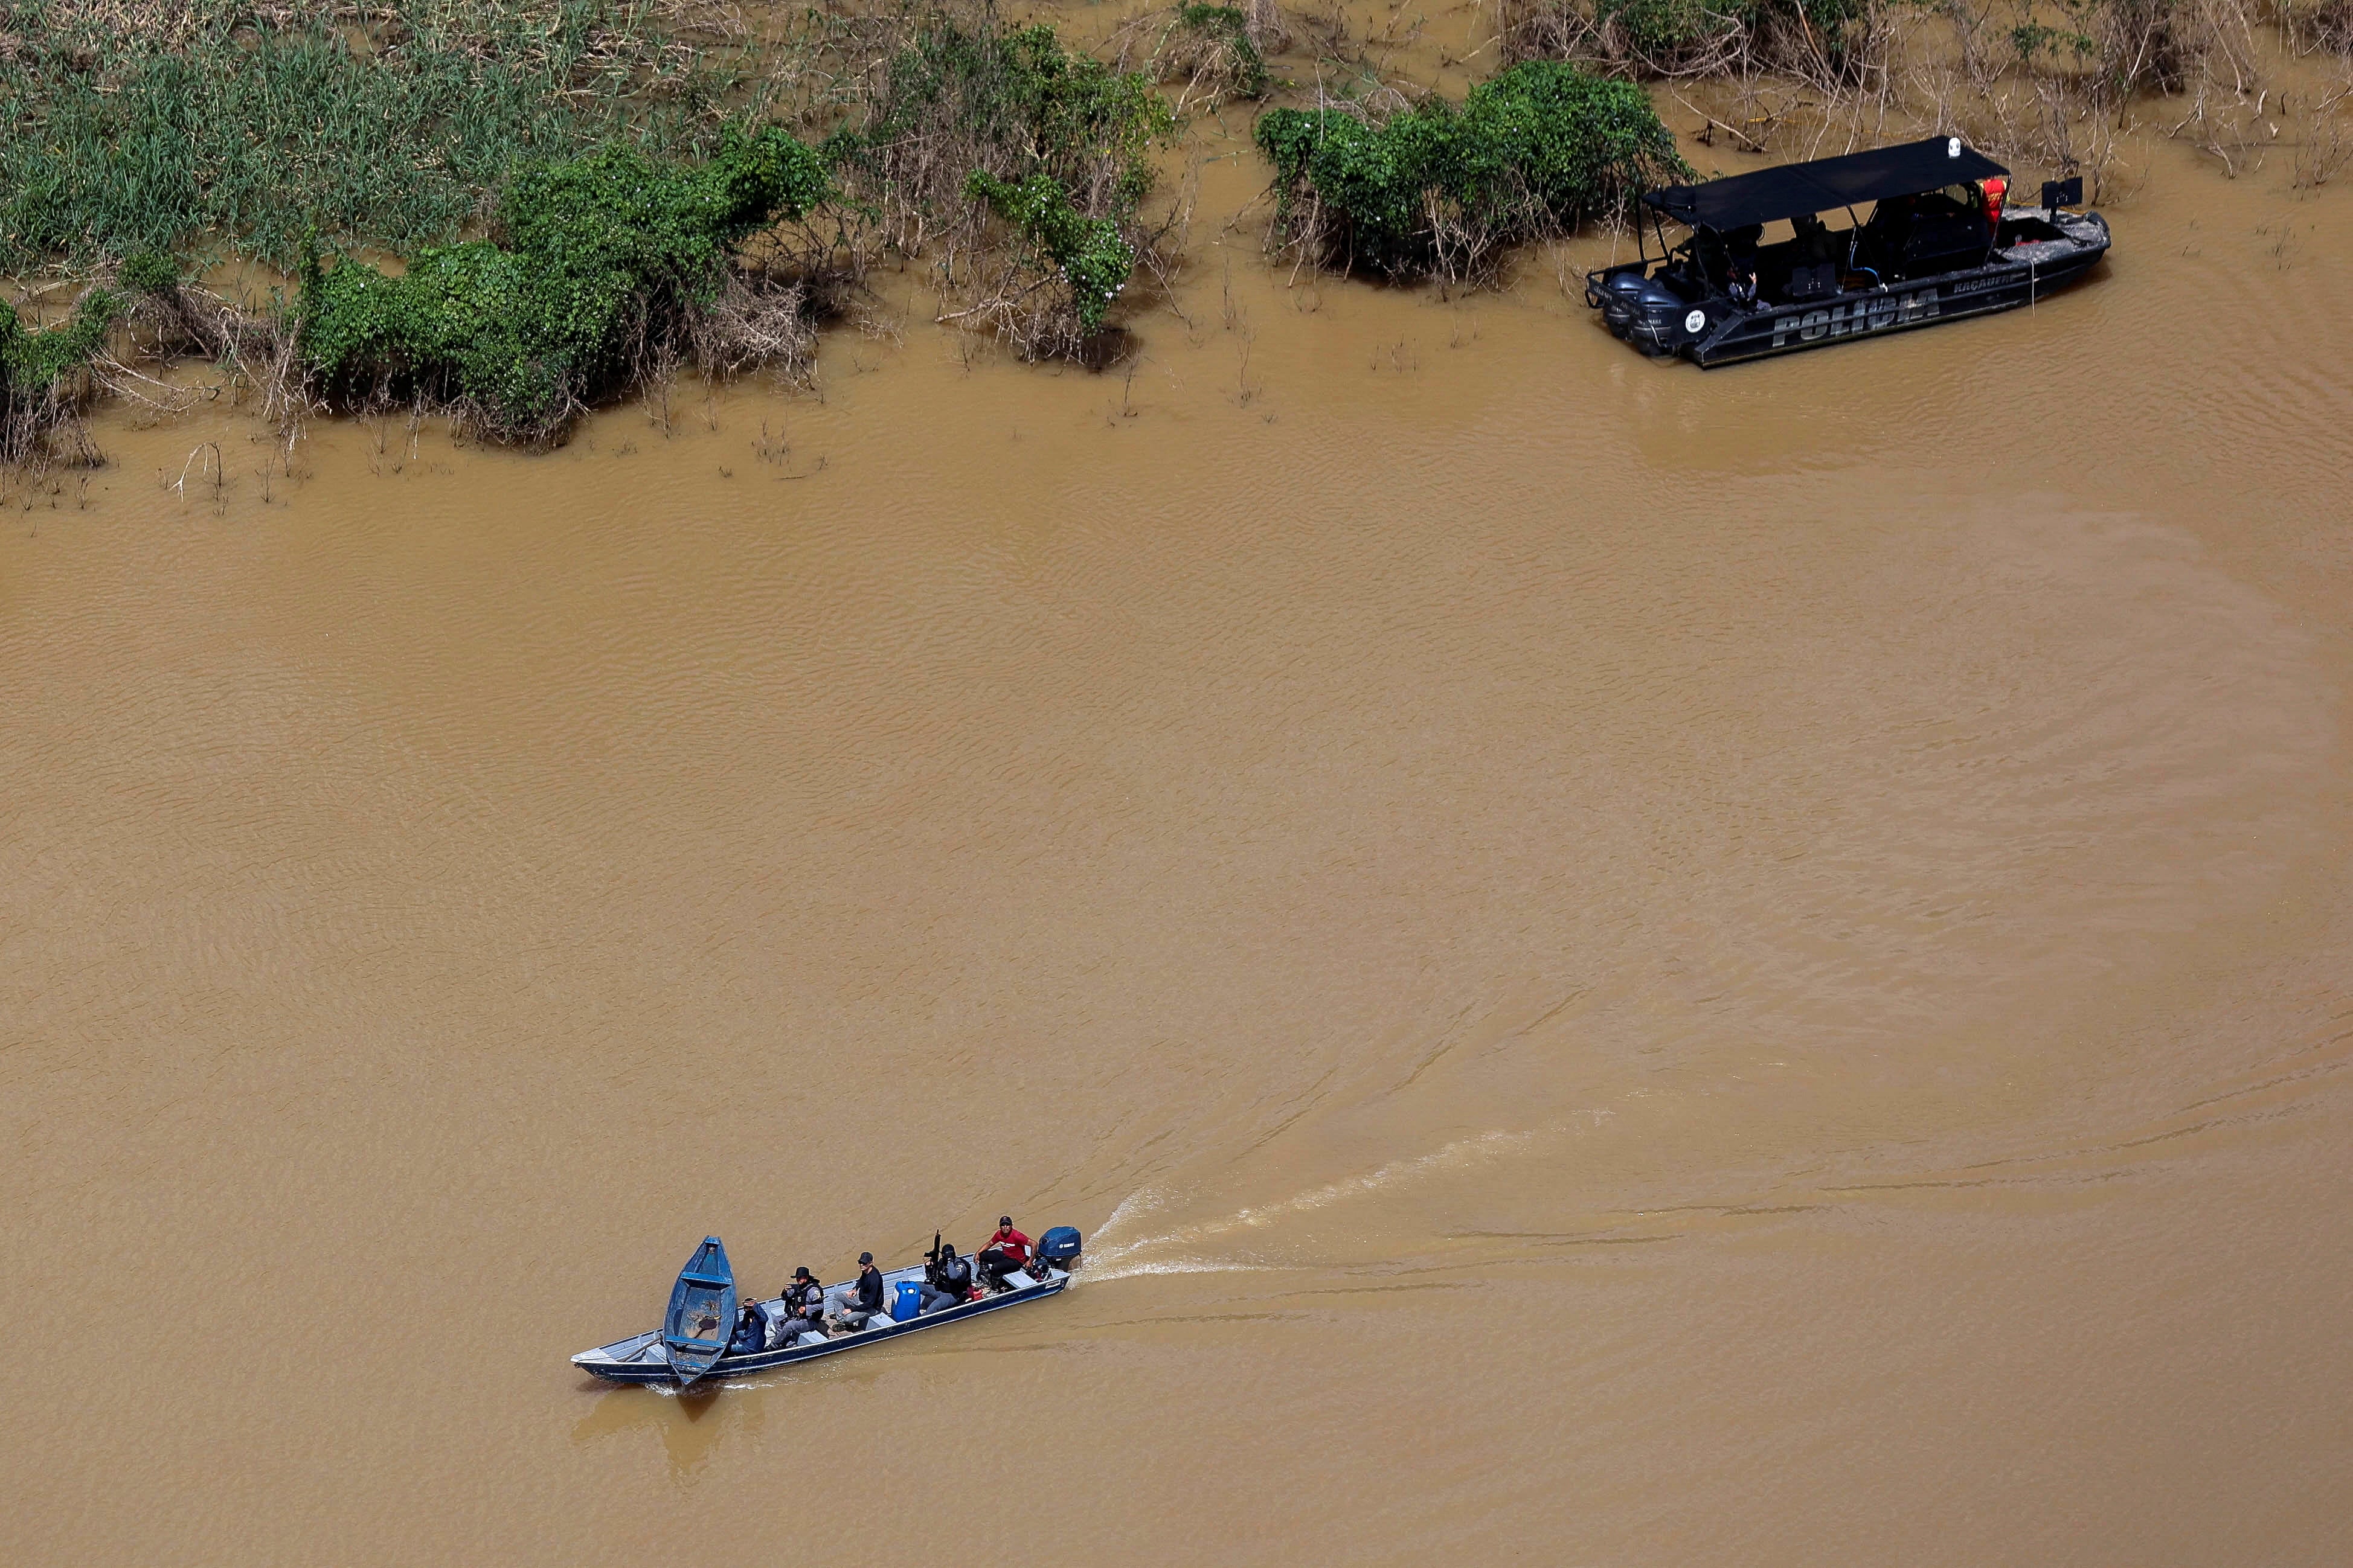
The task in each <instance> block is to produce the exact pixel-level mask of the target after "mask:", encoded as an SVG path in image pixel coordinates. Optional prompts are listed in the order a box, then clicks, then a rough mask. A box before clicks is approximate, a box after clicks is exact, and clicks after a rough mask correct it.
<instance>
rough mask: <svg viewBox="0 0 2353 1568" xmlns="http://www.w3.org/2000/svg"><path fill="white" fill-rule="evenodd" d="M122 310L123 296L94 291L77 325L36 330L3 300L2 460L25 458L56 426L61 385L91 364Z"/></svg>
mask: <svg viewBox="0 0 2353 1568" xmlns="http://www.w3.org/2000/svg"><path fill="white" fill-rule="evenodd" d="M122 310H123V302H122V297H121V295H119V294H116V293H113V292H112V291H111V290H109V289H91V290H90V292H89V293H88V294H86V295H84V296H83V297H82V300H81V303H80V304H79V305H78V306H76V307H75V308H74V314H73V320H72V321H68V322H65V323H64V324H63V325H60V326H55V327H51V328H48V329H47V331H30V330H28V329H27V328H26V325H25V323H24V321H22V320H20V319H19V318H18V317H17V315H16V310H14V309H13V308H11V307H10V306H9V305H8V304H7V302H6V301H5V300H0V460H5V461H8V462H15V461H17V460H19V459H21V458H24V457H25V456H26V454H27V452H28V451H29V450H31V449H32V448H33V447H35V446H36V445H37V443H38V441H39V440H40V438H41V435H42V432H43V431H45V430H47V428H48V427H49V426H51V425H53V424H54V423H56V420H57V418H58V397H57V393H58V382H59V381H60V380H61V379H63V378H64V377H65V376H67V375H68V374H71V373H72V372H73V371H75V370H78V369H79V368H80V367H81V366H83V365H85V364H88V363H90V358H91V356H92V355H94V354H96V353H98V351H99V349H100V347H101V346H102V345H103V344H104V343H105V342H106V333H107V329H109V328H110V327H111V326H113V325H114V323H115V322H116V321H118V320H120V319H121V315H122Z"/></svg>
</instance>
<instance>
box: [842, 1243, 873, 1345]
mask: <svg viewBox="0 0 2353 1568" xmlns="http://www.w3.org/2000/svg"><path fill="white" fill-rule="evenodd" d="M881 1310H882V1270H881V1269H880V1268H875V1267H874V1255H873V1254H872V1253H871V1252H861V1253H860V1254H859V1255H858V1279H856V1280H855V1281H854V1282H852V1283H850V1284H848V1285H845V1286H843V1287H842V1288H841V1294H840V1295H839V1296H838V1297H836V1298H835V1300H834V1309H833V1316H834V1320H835V1321H837V1322H839V1323H842V1324H843V1325H845V1326H847V1327H849V1328H850V1329H853V1330H854V1329H862V1328H864V1327H865V1326H866V1324H867V1321H868V1320H869V1319H871V1318H872V1317H873V1316H874V1315H875V1314H876V1313H878V1312H880V1311H881Z"/></svg>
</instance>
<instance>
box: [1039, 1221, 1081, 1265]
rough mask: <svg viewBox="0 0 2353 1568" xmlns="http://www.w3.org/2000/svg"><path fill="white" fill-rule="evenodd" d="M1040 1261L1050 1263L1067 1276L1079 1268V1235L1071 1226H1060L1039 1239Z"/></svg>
mask: <svg viewBox="0 0 2353 1568" xmlns="http://www.w3.org/2000/svg"><path fill="white" fill-rule="evenodd" d="M1038 1260H1039V1262H1040V1263H1050V1264H1051V1265H1053V1266H1054V1267H1055V1268H1059V1269H1060V1270H1062V1271H1063V1272H1064V1273H1065V1274H1067V1273H1069V1272H1070V1271H1071V1269H1073V1268H1077V1267H1078V1266H1079V1233H1078V1231H1077V1229H1076V1228H1075V1227H1073V1226H1067V1225H1058V1226H1055V1227H1054V1228H1053V1229H1051V1230H1050V1231H1048V1232H1047V1233H1046V1234H1045V1235H1043V1236H1041V1237H1039V1238H1038Z"/></svg>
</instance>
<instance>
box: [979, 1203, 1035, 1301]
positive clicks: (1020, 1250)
mask: <svg viewBox="0 0 2353 1568" xmlns="http://www.w3.org/2000/svg"><path fill="white" fill-rule="evenodd" d="M1030 1246H1031V1243H1030V1240H1029V1237H1026V1236H1024V1235H1022V1234H1021V1233H1020V1232H1019V1231H1018V1230H1016V1229H1014V1228H1013V1216H1012V1215H1003V1216H1002V1217H1000V1218H999V1219H998V1220H997V1234H996V1235H995V1236H992V1237H989V1238H988V1239H987V1241H985V1242H983V1243H982V1244H981V1249H980V1256H979V1257H977V1258H974V1259H973V1262H975V1263H976V1264H978V1265H979V1266H980V1277H981V1278H982V1279H986V1280H987V1281H988V1284H989V1287H990V1289H997V1290H1002V1289H1005V1277H1006V1276H1007V1275H1008V1274H1012V1273H1015V1272H1018V1270H1020V1269H1024V1268H1029V1249H1030Z"/></svg>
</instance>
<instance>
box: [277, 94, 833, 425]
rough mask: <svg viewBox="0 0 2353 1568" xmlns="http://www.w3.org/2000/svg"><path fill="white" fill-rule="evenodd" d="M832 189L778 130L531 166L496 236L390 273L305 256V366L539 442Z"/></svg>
mask: <svg viewBox="0 0 2353 1568" xmlns="http://www.w3.org/2000/svg"><path fill="white" fill-rule="evenodd" d="M831 190H832V184H831V181H830V179H829V178H828V174H827V173H826V170H825V166H824V163H823V161H822V160H821V159H820V158H819V157H818V154H817V153H815V152H814V151H813V150H811V149H810V148H808V147H807V146H805V145H803V144H802V143H801V142H798V141H796V140H795V139H794V138H793V137H791V136H790V135H787V134H786V132H783V131H782V130H779V129H776V128H775V127H770V128H769V129H767V130H765V131H762V132H759V133H758V134H757V135H755V136H748V137H747V136H742V135H731V136H730V137H728V138H727V139H726V141H725V142H723V144H722V146H721V148H720V150H719V152H718V153H717V154H716V155H715V156H714V157H712V159H711V160H710V161H709V162H707V163H657V162H654V161H652V160H649V159H648V158H646V157H644V156H642V155H641V154H639V153H635V152H632V151H629V150H628V149H625V148H607V149H606V150H604V151H602V152H600V153H595V154H593V155H592V156H589V157H587V158H584V159H580V160H577V161H575V162H571V163H549V164H543V165H540V166H537V167H535V168H532V169H528V170H526V171H524V172H523V173H522V174H520V175H518V176H517V177H516V178H515V180H514V181H513V182H512V184H511V185H510V186H509V187H508V189H507V191H506V193H505V195H504V196H503V197H502V198H501V202H500V204H499V214H498V216H499V228H500V230H501V241H492V240H475V241H470V242H469V243H466V244H462V245H453V246H448V247H437V248H427V249H425V250H421V251H419V252H418V253H417V256H416V258H414V259H413V260H412V261H411V262H410V264H409V267H408V269H407V271H406V273H405V274H403V275H402V276H400V277H397V278H393V277H387V276H385V274H384V273H383V272H380V271H378V270H377V269H376V268H373V267H370V266H368V265H366V264H365V263H364V262H359V261H354V260H351V259H349V258H345V259H343V260H342V261H340V262H338V263H337V264H336V265H335V266H333V267H332V268H326V267H322V266H321V265H320V263H319V260H318V258H317V256H316V255H315V253H313V254H312V255H311V256H310V257H309V258H306V259H305V262H304V265H303V271H302V300H301V311H302V329H301V352H302V359H303V363H304V365H305V366H306V367H307V368H308V369H309V370H310V372H311V374H313V375H314V376H316V377H317V378H318V380H319V381H320V383H321V384H322V386H323V387H324V388H325V389H326V390H328V391H329V392H330V393H331V394H340V395H345V396H350V395H368V394H371V393H380V392H385V391H390V390H394V389H406V390H410V391H413V392H414V393H415V394H417V395H420V396H424V397H427V398H429V399H431V400H433V401H437V402H440V403H443V404H446V405H450V406H452V407H455V408H457V409H458V410H459V411H461V412H462V413H464V414H466V415H468V416H470V417H471V418H473V419H474V420H475V421H476V422H478V423H479V424H480V425H481V426H483V427H484V428H485V429H487V430H489V431H490V432H491V433H492V434H494V435H496V436H499V437H504V438H508V439H521V440H539V439H544V438H546V437H549V436H551V435H553V434H554V432H555V431H556V430H557V429H558V428H560V427H561V426H562V425H563V424H564V423H565V420H567V419H568V418H569V417H570V416H572V414H573V413H574V412H575V411H576V410H577V409H579V408H580V407H581V406H583V405H584V404H585V402H586V399H587V398H588V397H589V396H591V395H594V394H595V393H596V391H597V390H599V389H600V388H601V387H603V386H605V385H607V384H609V383H610V382H612V381H613V380H615V379H617V377H619V376H621V375H623V374H627V373H628V372H629V371H631V370H633V369H636V368H638V367H639V366H640V365H642V364H643V363H645V361H646V359H647V355H648V351H649V348H650V347H651V346H652V345H653V344H654V343H656V342H659V341H660V340H661V339H663V338H664V337H665V336H666V335H668V334H671V333H675V332H677V331H681V330H682V329H683V327H684V325H685V322H686V319H687V318H688V317H690V316H691V314H692V313H693V312H694V311H695V310H697V309H698V308H699V307H701V306H702V305H704V304H707V303H709V302H710V301H711V300H713V299H715V298H716V297H717V296H718V294H719V291H720V289H721V287H722V285H723V282H724V281H725V276H726V268H727V256H728V249H729V247H731V246H733V245H734V244H736V243H737V242H738V241H740V240H742V239H744V237H746V236H748V235H750V234H752V233H754V231H756V230H758V229H760V228H762V227H765V226H767V225H768V224H769V223H770V222H772V221H774V220H776V219H777V218H779V217H798V216H801V215H803V214H805V213H807V211H809V210H810V209H811V208H812V207H814V206H816V205H818V204H819V203H821V202H823V201H825V200H826V199H827V197H828V195H829V194H830V192H831Z"/></svg>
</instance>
